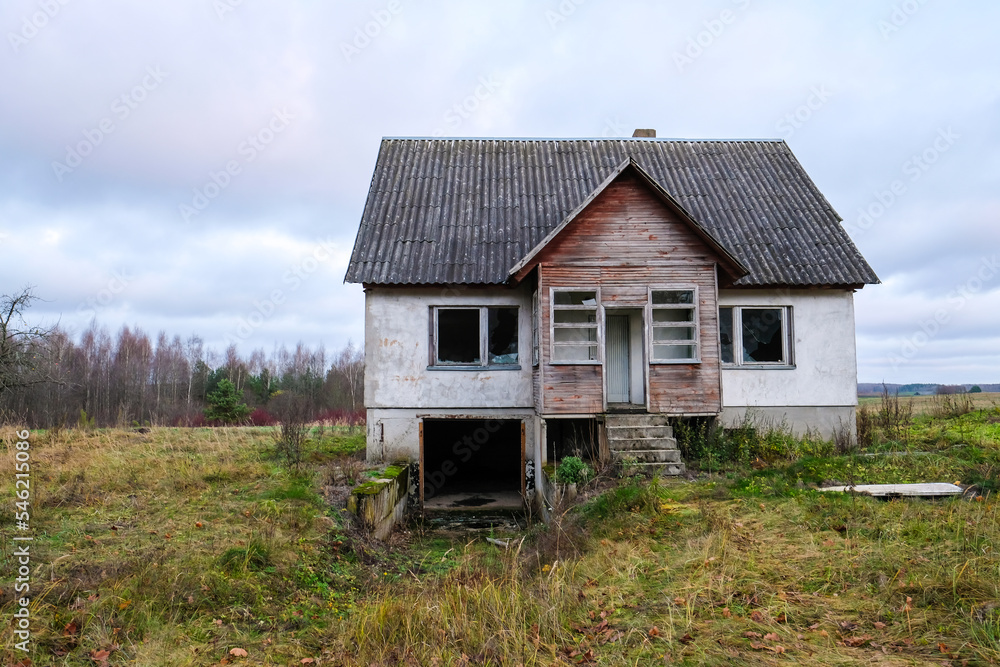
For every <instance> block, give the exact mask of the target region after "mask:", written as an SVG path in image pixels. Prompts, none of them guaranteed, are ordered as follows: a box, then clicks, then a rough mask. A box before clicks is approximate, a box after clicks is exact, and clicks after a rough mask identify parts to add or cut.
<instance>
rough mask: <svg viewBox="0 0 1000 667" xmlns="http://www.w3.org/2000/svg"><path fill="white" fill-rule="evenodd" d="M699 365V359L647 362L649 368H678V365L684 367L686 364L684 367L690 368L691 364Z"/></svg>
mask: <svg viewBox="0 0 1000 667" xmlns="http://www.w3.org/2000/svg"><path fill="white" fill-rule="evenodd" d="M700 363H701V359H671V360H669V361H668V360H666V359H664V360H662V361H656V360H655V359H654V360H652V361H650V362H649V365H650V366H678V365H685V364H686V365H688V366H690V365H692V364H700Z"/></svg>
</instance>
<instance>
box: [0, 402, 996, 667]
mask: <svg viewBox="0 0 1000 667" xmlns="http://www.w3.org/2000/svg"><path fill="white" fill-rule="evenodd" d="M980 417H982V418H980ZM974 418H975V419H974ZM915 422H916V423H917V425H918V426H915V427H914V428H918V427H919V428H920V429H923V430H922V431H920V432H916V431H915V432H913V433H911V437H912V438H914V440H915V441H918V442H920V443H923V442H924V441H930V440H934V439H936V438H940V439H941V440H942V441H943V442H948V443H952V442H955V441H956V440H957V439H958V438H961V439H962V441H963V442H970V443H975V452H974V453H975V456H977V457H979V458H978V459H976V461H977V462H978V463H976V465H980V466H984V467H983V468H982V471H981V474H982V475H983V476H984V477H989V476H990V475H992V477H990V479H993V480H995V478H996V473H995V469H992V468H990V467H989V466H991V465H994V463H993V462H995V461H997V460H998V454H997V451H998V449H1000V425H998V424H993V423H991V422H989V420H988V419H987V418H986V417H984V416H982V415H978V416H977V415H972V414H970V415H965V416H963V417H960V418H953V419H948V420H941V419H937V418H934V419H933V420H932V419H931V418H930V417H927V418H924V417H918V418H917V419H916V420H915ZM953 429H964V432H962V433H960V434H957V433H955V432H953ZM12 436H13V432H12V430H10V429H5V430H0V438H2V439H3V441H4V443H5V445H6V446H5V453H4V455H3V456H2V458H3V461H2V462H0V465H2V466H12V464H13V461H12V457H13V452H12V450H11V449H10V443H11V437H12ZM274 437H275V436H274V433H273V431H271V430H261V429H217V430H213V429H194V430H185V429H176V430H175V429H153V430H152V431H151V432H149V433H135V432H131V431H105V430H98V431H92V432H73V431H70V432H67V431H63V432H59V433H51V434H34V435H33V436H32V446H33V449H32V456H33V464H34V466H35V467H34V468H33V473H32V474H33V475H34V477H33V482H34V483H35V487H34V488H35V491H34V494H35V495H34V497H33V499H32V502H33V507H34V515H33V528H34V531H35V532H34V534H35V535H36V541H35V542H34V543H33V559H34V560H33V563H34V566H35V567H34V570H33V573H32V583H33V589H32V593H33V595H34V596H35V598H34V602H33V606H32V613H33V614H34V621H33V623H34V625H33V630H34V639H35V642H36V652H35V654H34V655H33V656H32V657H33V659H34V663H33V664H34V665H44V664H60V665H94V664H97V663H96V662H95V661H94V660H92V659H91V658H90V657H89V656H90V653H91V652H92V651H96V650H101V649H105V650H107V649H113V651H112V653H111V656H110V661H109V663H110V664H140V665H208V664H219V663H220V661H221V660H223V659H227V660H230V661H231V663H232V664H259V665H265V664H281V665H286V664H300V660H301V659H303V658H312V659H315V660H317V661H318V664H330V665H372V664H375V665H392V664H402V665H516V664H523V665H569V664H587V665H623V664H629V665H636V664H638V665H649V664H688V665H703V664H732V665H741V664H779V663H785V664H803V665H832V664H860V663H877V664H883V665H915V664H934V665H941V664H945V663H947V664H951V665H956V666H957V665H961V664H970V665H982V664H996V663H998V662H1000V525H998V524H1000V522H998V520H1000V516H998V514H1000V508H998V506H997V504H996V498H995V497H994V496H989V497H987V498H985V499H984V500H982V501H979V502H969V501H963V500H953V501H944V502H940V501H933V502H920V501H917V502H912V501H910V502H904V501H896V502H889V503H885V502H878V501H875V500H872V499H865V498H852V497H848V496H830V495H825V494H820V493H818V492H815V491H811V490H808V489H803V488H799V487H798V486H797V485H796V482H795V480H796V479H798V480H800V481H801V480H802V479H803V476H804V475H806V474H807V473H809V474H813V475H815V476H819V475H822V474H826V472H827V471H828V470H835V471H836V470H846V469H847V468H848V467H849V466H862V468H860V469H861V470H863V471H867V472H868V473H869V474H870V473H872V472H878V473H879V474H881V475H882V476H883V478H880V479H879V481H891V480H892V479H896V478H897V477H901V476H904V475H909V474H911V473H912V472H913V470H915V469H916V468H913V467H912V466H910V467H906V466H909V465H910V464H909V463H906V461H908V460H909V459H906V458H905V457H889V458H886V459H885V460H884V461H883V460H882V459H881V458H878V457H874V458H872V457H864V456H860V455H859V456H854V455H852V456H849V457H826V458H814V459H811V460H810V461H803V462H793V463H784V464H781V466H783V467H780V468H779V467H775V468H773V469H764V470H749V469H748V470H746V471H743V472H733V473H730V478H728V479H726V478H722V477H719V476H715V477H706V478H705V479H703V480H701V481H698V482H683V481H671V482H668V483H667V482H665V483H663V484H653V485H649V484H645V483H637V482H629V483H625V484H624V485H622V486H619V487H616V488H613V489H611V490H610V491H608V492H607V493H605V494H603V495H601V496H599V497H597V498H595V499H592V500H591V501H590V502H589V503H588V504H587V505H585V506H584V507H582V508H580V509H578V510H577V511H576V512H573V513H570V514H568V515H567V516H566V517H564V524H563V529H564V532H571V533H572V542H573V549H571V550H566V549H564V548H560V550H559V551H558V552H557V551H556V550H555V549H554V548H551V546H552V539H550V538H551V534H546V533H545V531H544V529H543V528H542V527H537V528H535V529H534V530H535V533H534V534H531V535H529V536H528V538H527V539H526V540H525V541H524V543H523V545H522V546H521V547H520V548H517V549H514V548H512V549H510V550H503V549H499V548H497V547H496V546H494V545H492V544H489V543H487V542H485V541H483V540H479V539H475V538H473V537H469V538H466V539H463V540H460V541H455V540H453V539H452V538H439V537H434V536H433V535H427V536H425V537H420V536H418V535H410V536H409V537H407V536H405V535H403V536H397V537H395V538H394V541H393V542H392V543H391V544H390V545H389V546H386V545H376V544H369V543H367V542H366V541H365V540H363V539H361V538H359V537H357V536H353V535H351V534H350V533H349V532H347V531H345V530H343V529H341V528H339V527H338V526H337V522H336V520H335V519H334V520H331V519H330V518H329V517H328V516H325V515H328V514H332V515H336V514H337V512H336V511H330V510H329V509H328V508H327V507H326V506H325V505H324V504H323V503H322V501H321V500H320V496H319V495H318V494H319V492H321V491H323V489H324V488H325V487H328V486H330V485H332V484H334V483H336V481H337V479H339V478H341V477H345V476H346V475H347V473H348V472H351V473H356V472H357V471H355V470H354V468H355V467H357V466H356V464H355V463H351V461H352V460H353V459H351V458H350V457H348V456H339V455H337V454H335V453H331V452H339V451H341V450H340V449H338V447H335V446H333V445H331V446H330V447H329V448H327V450H326V451H327V453H326V454H323V453H322V452H320V454H317V455H314V456H313V457H310V458H307V459H306V463H304V464H303V468H304V469H306V470H305V472H307V473H308V474H305V475H304V476H295V475H293V474H291V473H289V472H288V471H287V470H285V469H284V468H282V467H280V466H279V465H277V462H276V460H275V459H274V458H273V456H272V455H271V452H273V442H274ZM949 446H950V445H949ZM962 451H963V452H964V453H963V454H962V455H963V456H965V457H966V458H963V459H958V458H955V459H954V460H952V459H948V458H946V457H944V456H943V455H942V456H940V457H937V458H933V460H932V459H931V458H929V457H920V458H919V459H918V460H917V464H919V465H920V466H924V468H925V469H926V467H927V466H940V472H941V474H948V473H950V472H952V471H953V470H954V469H955V466H958V465H971V459H969V458H968V457H970V456H972V454H973V453H972V452H971V449H970V450H968V451H967V450H962ZM939 459H940V460H939ZM887 462H889V463H892V466H889V463H887ZM917 464H914V465H917ZM863 466H868V467H863ZM878 466H881V467H878ZM949 466H950V467H949ZM8 469H10V468H8ZM991 470H993V472H990V471H991ZM809 471H812V472H809ZM7 479H9V476H8V477H7ZM11 491H12V489H11V488H10V485H9V483H7V482H5V485H4V486H3V492H4V497H5V499H7V500H9V496H10V493H11ZM8 506H9V502H8ZM199 523H200V524H201V525H200V526H199V525H198V524H199ZM12 529H13V527H12V525H11V517H10V516H9V515H5V516H0V549H2V552H0V555H2V560H0V567H3V568H4V570H3V571H4V573H5V574H4V576H5V577H6V576H7V573H9V572H11V571H12V569H11V567H12V566H11V563H12V561H11V554H10V546H9V545H10V544H11V540H10V537H11V535H12ZM560 544H561V545H562V546H564V544H563V543H560ZM35 549H36V550H35ZM36 584H37V589H36V588H35V585H36ZM10 591H11V589H10V586H9V583H8V585H5V586H4V588H3V592H2V595H3V597H2V598H0V612H2V613H3V614H4V615H9V613H11V610H12V599H11V592H10ZM8 617H9V616H8ZM11 638H12V637H11V635H10V629H9V627H5V628H4V630H2V631H0V641H2V645H3V646H4V647H10V645H11ZM237 647H238V648H243V649H245V650H246V651H247V652H248V656H247V657H246V658H240V659H236V658H233V656H230V655H229V650H230V649H232V648H237ZM6 650H7V651H8V652H7V653H6V655H4V656H3V657H4V658H10V657H11V655H12V654H11V652H10V651H9V648H8V649H6Z"/></svg>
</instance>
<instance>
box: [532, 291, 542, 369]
mask: <svg viewBox="0 0 1000 667" xmlns="http://www.w3.org/2000/svg"><path fill="white" fill-rule="evenodd" d="M540 306H541V304H540V303H538V290H535V291H534V292H532V294H531V365H532V366H537V365H538V363H539V361H540V360H541V356H542V355H541V352H540V350H541V341H540V340H539V338H540V337H541V333H542V331H541V325H540V322H541V317H542V311H541V308H540Z"/></svg>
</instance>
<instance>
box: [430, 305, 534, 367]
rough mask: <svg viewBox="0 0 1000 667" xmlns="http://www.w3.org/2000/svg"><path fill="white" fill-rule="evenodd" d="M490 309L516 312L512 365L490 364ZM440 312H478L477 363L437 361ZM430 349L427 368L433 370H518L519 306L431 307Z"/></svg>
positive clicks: (519, 359)
mask: <svg viewBox="0 0 1000 667" xmlns="http://www.w3.org/2000/svg"><path fill="white" fill-rule="evenodd" d="M490 308H512V309H514V310H516V311H517V331H516V333H515V336H517V362H516V363H513V364H491V363H490V324H489V322H490V320H489V309H490ZM442 310H478V311H479V363H478V364H474V363H463V362H448V361H439V360H438V313H439V312H440V311H442ZM430 337H431V346H430V347H431V349H430V357H431V358H430V364H429V365H428V368H431V369H435V370H469V369H473V370H481V369H490V370H520V368H521V359H522V358H523V354H524V352H523V351H522V349H521V306H520V305H519V304H516V303H493V304H490V305H488V306H474V305H466V304H456V305H453V306H450V305H449V306H431V336H430Z"/></svg>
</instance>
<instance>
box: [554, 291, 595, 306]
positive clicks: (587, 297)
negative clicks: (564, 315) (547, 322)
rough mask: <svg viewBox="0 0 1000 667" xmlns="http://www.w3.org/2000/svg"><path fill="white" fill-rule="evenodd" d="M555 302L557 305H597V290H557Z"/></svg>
mask: <svg viewBox="0 0 1000 667" xmlns="http://www.w3.org/2000/svg"><path fill="white" fill-rule="evenodd" d="M554 303H555V304H556V305H557V306H596V305H597V292H562V291H560V292H556V293H555V297H554Z"/></svg>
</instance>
